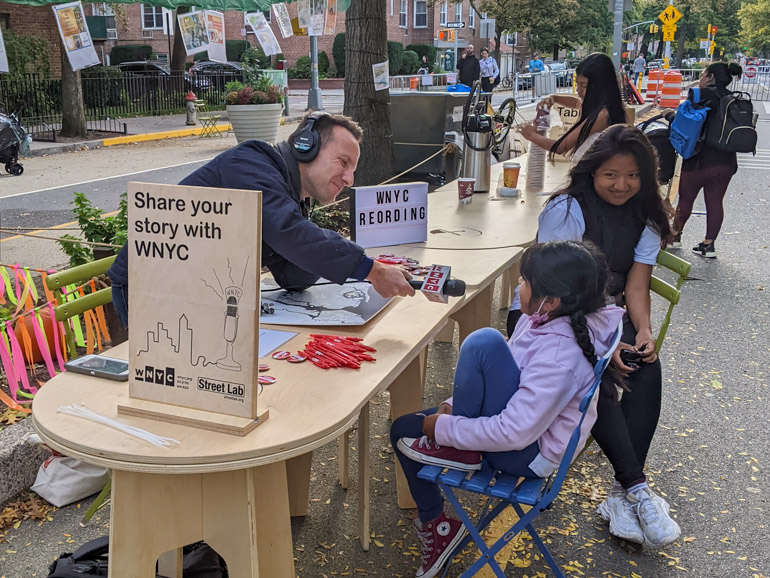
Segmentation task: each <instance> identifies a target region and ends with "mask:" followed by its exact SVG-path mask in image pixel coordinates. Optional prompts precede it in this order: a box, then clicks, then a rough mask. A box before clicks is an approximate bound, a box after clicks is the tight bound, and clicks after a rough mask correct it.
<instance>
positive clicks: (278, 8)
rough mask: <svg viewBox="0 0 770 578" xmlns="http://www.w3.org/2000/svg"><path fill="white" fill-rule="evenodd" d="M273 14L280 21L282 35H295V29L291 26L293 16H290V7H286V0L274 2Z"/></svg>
mask: <svg viewBox="0 0 770 578" xmlns="http://www.w3.org/2000/svg"><path fill="white" fill-rule="evenodd" d="M273 15H274V16H275V20H276V21H277V22H278V29H279V30H280V31H281V36H283V37H284V38H289V37H291V36H294V31H293V30H292V26H291V16H289V9H288V8H287V7H286V3H285V2H280V3H278V4H273Z"/></svg>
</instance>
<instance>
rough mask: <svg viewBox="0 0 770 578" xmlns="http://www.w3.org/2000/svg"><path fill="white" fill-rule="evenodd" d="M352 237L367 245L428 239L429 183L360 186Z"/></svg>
mask: <svg viewBox="0 0 770 578" xmlns="http://www.w3.org/2000/svg"><path fill="white" fill-rule="evenodd" d="M350 238H351V240H353V241H355V242H356V243H358V244H359V245H361V246H362V247H364V248H368V247H385V246H388V245H401V244H402V243H420V242H424V241H427V240H428V183H398V184H395V185H385V186H380V187H356V188H355V189H353V191H352V193H351V196H350Z"/></svg>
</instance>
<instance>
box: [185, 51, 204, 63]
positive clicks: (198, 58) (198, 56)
mask: <svg viewBox="0 0 770 578" xmlns="http://www.w3.org/2000/svg"><path fill="white" fill-rule="evenodd" d="M204 60H209V51H208V50H204V51H203V52H199V53H198V54H196V55H195V56H193V62H203V61H204ZM185 64H187V63H185Z"/></svg>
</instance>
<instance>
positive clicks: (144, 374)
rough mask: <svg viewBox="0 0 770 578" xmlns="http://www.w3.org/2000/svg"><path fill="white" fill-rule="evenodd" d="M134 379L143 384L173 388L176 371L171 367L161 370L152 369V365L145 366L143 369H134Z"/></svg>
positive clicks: (158, 368)
mask: <svg viewBox="0 0 770 578" xmlns="http://www.w3.org/2000/svg"><path fill="white" fill-rule="evenodd" d="M134 379H136V380H137V381H143V382H145V383H157V384H158V385H167V386H169V387H174V384H175V383H176V369H174V368H173V367H167V368H166V369H163V368H160V367H157V368H156V367H153V366H152V365H145V366H144V369H142V368H140V367H137V368H135V369H134Z"/></svg>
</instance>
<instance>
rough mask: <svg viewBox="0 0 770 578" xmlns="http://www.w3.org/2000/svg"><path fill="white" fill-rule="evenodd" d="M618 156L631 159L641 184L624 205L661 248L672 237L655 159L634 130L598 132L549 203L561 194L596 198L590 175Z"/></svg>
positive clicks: (619, 127)
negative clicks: (649, 228) (653, 233)
mask: <svg viewBox="0 0 770 578" xmlns="http://www.w3.org/2000/svg"><path fill="white" fill-rule="evenodd" d="M622 155H632V156H633V157H634V159H635V160H636V164H637V166H638V167H639V177H640V180H641V186H640V188H639V192H638V193H637V194H636V195H634V196H633V197H632V198H631V199H630V200H629V201H628V203H630V204H631V205H630V206H631V207H632V208H633V209H634V213H635V214H636V215H637V216H638V218H639V219H641V220H642V221H643V222H644V223H645V224H648V223H649V224H650V225H651V226H652V228H653V229H655V231H656V232H657V233H658V234H659V235H660V237H661V241H662V243H663V246H665V245H666V244H667V243H668V242H669V241H670V240H671V238H672V233H671V225H670V224H669V214H668V212H667V211H666V208H665V207H664V206H663V200H662V199H661V197H660V193H659V192H658V179H657V174H658V157H657V155H656V153H655V149H654V148H653V147H652V145H651V144H650V141H649V140H647V137H646V136H645V135H644V133H643V132H642V131H640V130H639V129H637V128H634V127H630V126H625V125H616V126H611V127H610V128H608V129H606V130H605V131H604V132H602V133H601V134H600V135H599V137H598V138H597V139H596V141H595V142H594V144H593V145H591V148H589V149H588V151H587V152H586V154H585V155H583V158H581V159H580V161H579V162H578V163H577V164H576V165H574V166H573V167H572V169H570V172H569V179H570V180H569V184H568V185H567V187H566V188H565V189H564V190H561V191H557V192H556V193H554V194H553V195H552V196H551V198H550V199H549V202H550V201H551V200H552V199H554V198H556V197H558V196H559V195H563V194H567V195H570V196H571V197H574V198H576V199H581V198H582V197H585V196H586V195H593V196H594V197H595V196H597V193H596V190H595V189H594V174H595V173H596V171H598V170H599V167H600V166H602V165H603V164H604V163H605V162H607V161H608V160H610V159H611V158H612V157H614V156H622ZM592 198H593V197H591V199H592ZM591 199H589V200H591Z"/></svg>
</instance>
